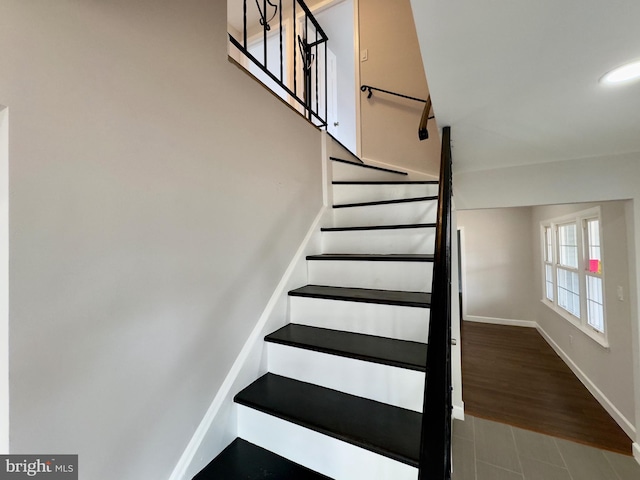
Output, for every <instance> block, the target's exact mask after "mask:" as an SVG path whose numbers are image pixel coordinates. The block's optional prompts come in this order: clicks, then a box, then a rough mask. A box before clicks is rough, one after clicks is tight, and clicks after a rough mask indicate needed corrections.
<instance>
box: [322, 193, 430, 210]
mask: <svg viewBox="0 0 640 480" xmlns="http://www.w3.org/2000/svg"><path fill="white" fill-rule="evenodd" d="M433 200H438V197H437V196H430V197H414V198H397V199H394V200H376V201H375V202H359V203H342V204H338V205H334V206H333V208H351V207H371V206H374V205H392V204H396V203H413V202H428V201H433Z"/></svg>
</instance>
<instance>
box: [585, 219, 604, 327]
mask: <svg viewBox="0 0 640 480" xmlns="http://www.w3.org/2000/svg"><path fill="white" fill-rule="evenodd" d="M584 238H585V252H586V258H585V261H586V266H587V268H586V272H587V273H586V279H587V324H588V325H589V326H590V327H591V328H593V329H595V330H597V331H598V332H600V333H604V299H603V298H602V256H601V254H600V220H599V219H597V218H591V219H588V220H585V221H584Z"/></svg>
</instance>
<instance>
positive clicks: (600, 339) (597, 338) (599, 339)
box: [540, 298, 609, 350]
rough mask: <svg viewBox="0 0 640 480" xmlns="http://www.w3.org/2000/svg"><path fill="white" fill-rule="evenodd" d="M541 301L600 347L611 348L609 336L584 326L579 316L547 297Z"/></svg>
mask: <svg viewBox="0 0 640 480" xmlns="http://www.w3.org/2000/svg"><path fill="white" fill-rule="evenodd" d="M540 301H541V302H542V303H543V304H544V305H546V306H547V307H549V308H550V309H551V310H552V311H553V312H555V313H556V314H557V315H560V316H561V317H562V318H564V319H565V320H566V321H567V322H569V323H570V324H571V325H573V326H574V327H575V328H576V329H578V330H580V332H582V333H583V334H585V335H586V336H587V337H589V338H590V339H591V340H593V341H594V342H596V343H597V344H598V345H599V346H600V347H602V348H604V349H606V350H609V341H608V340H607V338H606V336H605V335H604V334H602V333H598V332H596V331H595V330H592V329H591V328H590V327H586V326H584V325H583V324H582V323H581V321H580V319H579V318H576V317H574V316H573V315H571V314H570V313H569V312H567V311H566V310H564V309H563V308H560V307H558V306H556V304H555V303H551V302H550V301H549V300H547V299H546V298H543V299H542V300H540Z"/></svg>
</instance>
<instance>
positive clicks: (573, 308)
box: [558, 268, 580, 318]
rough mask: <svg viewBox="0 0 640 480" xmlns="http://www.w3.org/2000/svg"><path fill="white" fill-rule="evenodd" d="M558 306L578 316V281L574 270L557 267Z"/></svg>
mask: <svg viewBox="0 0 640 480" xmlns="http://www.w3.org/2000/svg"><path fill="white" fill-rule="evenodd" d="M558 306H559V307H562V308H564V309H565V310H566V311H567V312H569V313H570V314H572V315H575V316H576V317H578V318H580V282H579V280H578V274H577V273H576V272H571V271H569V270H565V269H563V268H558Z"/></svg>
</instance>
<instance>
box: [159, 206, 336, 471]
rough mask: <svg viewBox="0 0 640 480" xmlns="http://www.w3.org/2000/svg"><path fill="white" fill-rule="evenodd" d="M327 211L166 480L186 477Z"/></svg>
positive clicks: (317, 221)
mask: <svg viewBox="0 0 640 480" xmlns="http://www.w3.org/2000/svg"><path fill="white" fill-rule="evenodd" d="M326 211H327V208H326V207H324V206H323V207H322V208H321V209H320V212H319V213H318V215H317V216H316V218H315V220H314V221H313V223H312V225H311V227H310V228H309V230H308V232H307V234H306V236H305V237H304V240H303V241H302V243H301V244H300V247H299V248H298V250H297V251H296V253H295V255H294V256H293V259H292V260H291V262H290V263H289V266H288V267H287V270H286V271H285V272H284V275H283V276H282V278H281V279H280V282H279V283H278V286H277V287H276V289H275V291H274V292H273V294H272V295H271V298H270V299H269V302H268V303H267V305H266V307H265V309H264V311H263V312H262V314H261V315H260V318H259V319H258V321H257V323H256V325H255V327H254V328H253V330H252V331H251V334H250V335H249V337H248V338H247V341H246V342H245V344H244V346H243V347H242V350H241V351H240V353H239V354H238V356H237V358H236V360H235V362H234V363H233V366H232V367H231V369H230V370H229V373H228V374H227V376H226V378H225V379H224V381H223V382H222V385H221V387H220V389H219V390H218V393H217V394H216V396H215V397H214V398H213V401H212V402H211V405H209V408H208V409H207V412H206V413H205V415H204V417H203V418H202V420H201V421H200V424H199V425H198V427H197V428H196V431H195V432H194V434H193V436H192V437H191V440H190V441H189V443H188V444H187V447H186V448H185V450H184V452H183V453H182V455H181V456H180V459H179V460H178V463H177V464H176V466H175V467H174V469H173V472H172V473H171V476H170V477H169V480H183V479H184V478H185V477H184V476H185V475H186V473H187V471H188V469H189V466H190V465H191V462H192V461H193V459H194V457H195V456H196V453H197V452H198V449H199V448H200V446H201V444H202V443H203V441H204V440H205V438H206V436H207V433H208V432H209V430H210V428H211V425H212V424H213V423H214V419H215V418H216V416H217V415H218V412H219V411H220V409H221V407H222V405H223V404H224V402H225V401H226V400H227V399H228V398H230V396H231V395H232V392H231V389H232V387H233V385H234V383H235V382H236V379H237V378H238V376H239V375H240V373H241V371H242V369H243V367H244V365H245V363H246V361H247V359H248V358H249V357H250V356H251V353H252V351H253V349H254V347H255V345H256V344H257V343H258V342H260V341H262V336H263V330H264V327H265V325H266V323H267V321H268V320H269V317H270V316H271V314H272V312H273V310H274V308H275V307H276V304H277V303H278V302H279V301H280V300H281V298H282V297H283V296H286V294H287V291H288V289H289V288H288V287H289V285H288V283H289V281H290V279H291V278H292V276H293V274H294V272H295V270H296V267H297V266H298V265H299V264H300V262H303V261H304V259H305V257H306V253H307V252H306V250H307V247H308V245H309V244H310V243H311V239H312V237H313V236H314V234H317V232H319V230H320V229H319V225H320V223H321V221H322V218H323V216H324V215H325V212H326ZM218 453H219V452H211V455H212V457H213V456H215V455H217V454H218Z"/></svg>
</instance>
